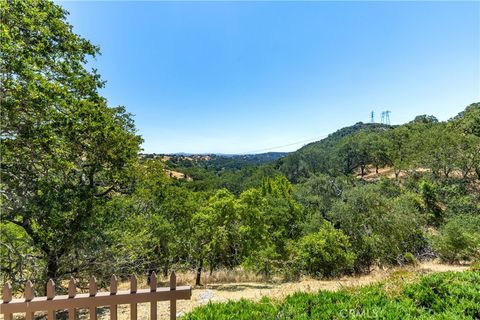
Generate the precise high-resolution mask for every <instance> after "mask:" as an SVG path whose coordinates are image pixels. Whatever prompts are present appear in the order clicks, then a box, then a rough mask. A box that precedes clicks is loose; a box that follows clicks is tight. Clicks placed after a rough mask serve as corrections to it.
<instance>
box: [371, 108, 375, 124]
mask: <svg viewBox="0 0 480 320" xmlns="http://www.w3.org/2000/svg"><path fill="white" fill-rule="evenodd" d="M374 122H375V113H374V112H373V111H372V112H370V123H374Z"/></svg>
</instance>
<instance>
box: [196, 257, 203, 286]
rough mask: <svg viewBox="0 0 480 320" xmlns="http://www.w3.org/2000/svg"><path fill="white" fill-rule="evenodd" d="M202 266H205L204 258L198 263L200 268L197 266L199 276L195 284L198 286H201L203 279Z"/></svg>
mask: <svg viewBox="0 0 480 320" xmlns="http://www.w3.org/2000/svg"><path fill="white" fill-rule="evenodd" d="M202 268H203V259H200V261H199V263H198V268H197V276H196V279H195V285H196V286H201V285H202V284H201V279H202Z"/></svg>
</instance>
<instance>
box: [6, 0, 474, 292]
mask: <svg viewBox="0 0 480 320" xmlns="http://www.w3.org/2000/svg"><path fill="white" fill-rule="evenodd" d="M0 10H1V12H0V15H1V16H2V27H1V29H0V31H1V39H2V41H0V49H1V50H0V55H1V72H2V77H1V104H2V113H1V128H0V130H1V145H0V148H1V149H0V152H1V163H0V164H1V173H0V174H1V182H0V186H1V193H0V202H1V222H0V226H1V232H0V262H1V263H0V271H1V280H2V281H10V282H12V283H13V284H20V283H22V282H24V281H25V280H27V279H33V280H39V281H44V280H45V279H46V278H53V279H55V280H62V279H66V278H68V277H70V276H75V277H77V278H79V279H88V277H89V276H90V275H91V274H95V275H97V277H98V278H99V279H100V280H102V279H103V280H108V279H109V277H110V275H111V274H112V273H116V274H117V275H119V276H120V277H122V276H127V275H129V274H131V273H133V272H136V273H139V274H148V273H149V272H151V271H154V270H155V271H158V272H163V273H165V274H166V273H168V271H169V270H170V269H172V268H175V269H179V268H185V269H193V270H195V271H196V272H197V276H196V279H195V280H196V281H195V282H196V283H197V284H199V283H200V279H201V273H202V272H205V271H207V272H212V271H214V270H217V269H219V268H237V267H243V268H246V269H250V270H253V271H255V272H258V273H261V274H263V275H265V277H270V276H271V275H273V274H283V275H284V276H286V277H297V276H299V275H301V274H309V275H312V276H318V277H331V276H336V275H340V274H344V273H352V272H366V271H368V270H369V269H370V268H371V267H372V266H374V265H379V264H380V265H390V264H403V263H412V262H414V261H415V259H418V258H422V257H432V256H436V255H438V256H440V257H441V258H443V259H445V260H446V261H450V262H455V261H462V260H468V259H478V258H479V253H480V237H479V234H480V220H479V213H480V200H479V198H480V193H479V191H478V188H479V186H478V183H479V179H480V167H479V166H480V160H479V159H480V149H479V148H480V143H479V139H480V129H479V128H480V105H479V104H478V103H477V104H472V105H471V106H469V107H468V108H467V109H466V110H465V111H464V112H463V113H461V114H459V115H458V116H457V117H456V118H454V119H452V120H451V121H448V122H446V123H443V122H438V121H437V120H436V119H434V118H432V117H425V116H422V117H418V118H416V119H415V120H414V121H413V122H411V123H409V124H407V125H403V126H399V127H386V126H382V125H372V126H368V125H366V126H361V128H356V129H355V130H353V131H352V132H346V131H345V130H344V131H341V132H343V133H342V134H340V135H338V134H337V135H336V136H335V135H334V138H331V139H326V140H325V141H323V142H320V145H312V146H307V147H305V148H303V149H301V150H300V151H299V152H296V153H294V154H292V155H289V156H287V157H285V158H283V159H281V160H280V161H276V162H273V163H270V164H266V165H261V166H258V165H256V166H250V167H248V166H247V167H242V168H241V169H239V170H230V171H228V170H227V172H222V173H219V172H218V171H217V170H216V169H212V170H210V171H209V169H202V170H203V171H201V170H200V171H198V172H200V173H201V174H203V176H202V175H197V176H195V175H194V174H193V175H192V174H189V176H190V175H192V176H194V181H186V180H174V179H170V178H169V177H168V176H167V175H165V173H164V168H165V164H164V163H163V162H161V161H160V160H155V159H147V160H140V159H139V157H138V153H139V151H140V144H141V142H142V139H141V137H140V136H138V135H137V133H136V129H135V126H134V123H133V120H132V117H131V116H130V115H129V114H128V113H127V112H126V110H125V108H123V107H115V108H112V107H108V105H107V101H106V100H105V99H104V98H103V97H102V96H101V95H100V94H99V89H100V88H101V87H102V86H103V84H104V82H103V81H102V80H101V78H100V76H99V75H98V74H97V73H96V71H95V70H88V69H87V68H86V62H87V60H88V59H89V58H90V57H94V56H95V55H96V54H98V48H97V47H95V46H93V45H92V44H91V43H90V42H89V41H87V40H85V39H83V38H81V37H80V36H78V35H76V34H74V33H73V32H72V27H71V26H70V25H69V24H68V23H67V22H66V15H67V13H66V12H65V11H64V10H63V9H62V8H61V7H60V6H59V5H56V4H54V3H52V2H50V1H46V0H38V1H34V2H25V1H14V0H12V1H8V2H5V3H4V4H3V5H2V6H1V7H0ZM357 129H358V130H357ZM342 130H343V129H342ZM383 167H389V168H393V169H394V170H395V173H396V177H397V179H387V178H381V179H378V180H377V181H373V182H367V181H365V180H363V179H358V178H357V177H356V173H357V171H359V172H360V175H361V176H363V175H364V174H365V173H366V171H367V170H376V169H379V168H383ZM418 169H422V170H418ZM401 172H403V173H404V175H403V176H402V175H400V173H401ZM464 221H468V223H465V222H464ZM431 228H434V229H437V230H438V232H435V233H434V234H430V233H429V230H430V229H431ZM192 280H193V279H192Z"/></svg>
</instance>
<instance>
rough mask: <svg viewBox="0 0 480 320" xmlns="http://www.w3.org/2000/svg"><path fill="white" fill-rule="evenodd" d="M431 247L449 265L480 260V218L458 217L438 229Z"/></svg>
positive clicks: (470, 216) (476, 216)
mask: <svg viewBox="0 0 480 320" xmlns="http://www.w3.org/2000/svg"><path fill="white" fill-rule="evenodd" d="M433 247H434V249H435V250H436V252H437V253H438V254H439V256H440V258H441V259H442V260H444V261H446V262H449V263H455V262H462V261H468V260H479V259H480V216H478V215H475V216H472V215H458V216H455V217H453V218H451V219H449V220H448V221H447V223H446V224H445V225H443V226H442V227H440V230H439V234H438V235H436V236H433Z"/></svg>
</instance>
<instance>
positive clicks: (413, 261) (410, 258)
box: [403, 252, 418, 266]
mask: <svg viewBox="0 0 480 320" xmlns="http://www.w3.org/2000/svg"><path fill="white" fill-rule="evenodd" d="M403 263H404V264H406V265H411V266H417V265H418V260H417V258H415V256H414V255H413V254H412V253H411V252H405V254H404V255H403Z"/></svg>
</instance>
